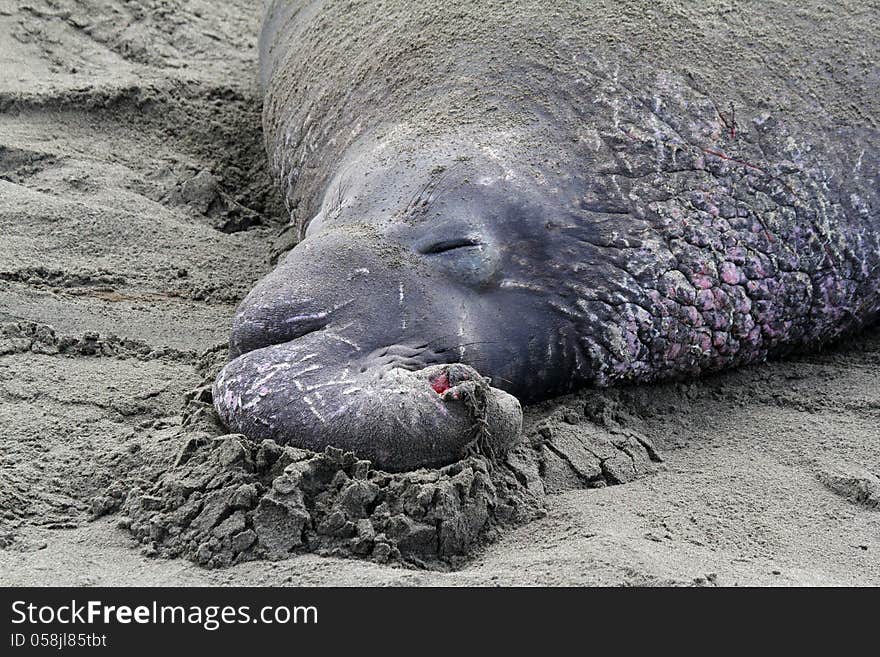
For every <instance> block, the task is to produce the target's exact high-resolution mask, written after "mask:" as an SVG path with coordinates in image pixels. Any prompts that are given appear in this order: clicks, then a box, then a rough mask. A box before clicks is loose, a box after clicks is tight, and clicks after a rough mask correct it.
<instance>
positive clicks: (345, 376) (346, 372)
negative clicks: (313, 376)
mask: <svg viewBox="0 0 880 657" xmlns="http://www.w3.org/2000/svg"><path fill="white" fill-rule="evenodd" d="M349 372H350V370H349V369H348V368H345V370H344V371H343V372H342V375H341V376H340V377H339V378H338V379H337V380H335V381H324V382H323V383H316V384H315V385H312V386H306V392H312V391H314V390H319V389H321V388H328V387H330V386H341V385H345V384H346V383H351V379H349V378H348V375H349ZM316 396H317V397H319V398H320V395H316Z"/></svg>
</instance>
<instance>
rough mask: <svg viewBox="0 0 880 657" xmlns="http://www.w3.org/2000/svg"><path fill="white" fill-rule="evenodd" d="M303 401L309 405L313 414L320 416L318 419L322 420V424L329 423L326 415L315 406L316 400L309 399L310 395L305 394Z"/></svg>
mask: <svg viewBox="0 0 880 657" xmlns="http://www.w3.org/2000/svg"><path fill="white" fill-rule="evenodd" d="M303 401H304V402H305V403H306V405H307V406H308V407H309V410H310V411H311V412H312V415H314V416H315V417H316V418H318V420H319V421H320V422H321V424H327V420H325V419H324V416H323V415H321V414H320V413H319V412H318V409H317V408H315V404H314V402H312V400H311V399H309V396H308V395H305V396H304V397H303Z"/></svg>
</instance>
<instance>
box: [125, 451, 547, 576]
mask: <svg viewBox="0 0 880 657" xmlns="http://www.w3.org/2000/svg"><path fill="white" fill-rule="evenodd" d="M121 511H122V514H123V518H122V519H121V520H120V524H121V525H122V526H123V527H126V528H128V529H130V530H131V532H132V533H133V534H134V535H135V537H137V538H138V539H139V540H140V541H141V542H142V543H144V544H145V545H146V546H147V551H148V552H149V553H152V554H158V555H162V556H168V557H172V556H180V555H183V556H187V557H189V558H191V559H194V560H195V561H197V562H198V563H200V564H203V565H207V566H225V565H230V564H232V563H236V562H239V561H247V560H252V559H256V558H267V559H280V558H285V557H288V556H290V555H292V554H294V553H296V552H306V551H309V552H318V553H320V554H332V555H345V556H349V555H351V556H362V557H368V558H371V559H374V560H376V561H379V562H387V561H391V560H393V561H403V562H407V563H411V564H414V565H432V566H443V565H451V564H455V563H456V562H457V560H460V559H461V557H463V556H465V555H467V554H468V553H469V552H470V551H472V550H473V548H474V547H475V546H476V545H477V544H478V543H479V542H480V541H481V540H483V539H484V538H486V537H488V536H490V535H491V532H492V529H493V528H494V527H497V526H503V525H506V524H513V523H518V522H522V521H525V520H528V519H529V518H531V517H535V516H536V515H539V514H540V513H541V505H540V501H539V500H538V499H537V498H536V497H534V496H532V495H531V494H529V493H528V491H527V490H525V489H524V488H523V487H522V486H521V485H519V483H518V482H517V479H516V477H515V476H514V475H513V473H512V472H510V471H507V472H504V471H502V470H501V469H500V468H499V467H498V466H494V465H493V464H492V463H490V462H489V461H488V460H487V459H485V458H483V457H471V458H468V459H465V460H463V461H460V462H458V463H455V464H453V465H451V466H448V467H446V468H441V469H439V470H417V471H414V472H407V473H399V474H393V475H392V474H388V473H385V472H381V471H378V470H374V469H373V468H372V466H371V464H370V463H369V462H368V461H364V460H359V459H357V458H356V457H355V456H354V455H353V454H351V453H344V452H342V451H340V450H336V449H333V448H328V449H327V450H326V451H325V452H324V453H321V454H315V453H312V452H307V451H305V450H300V449H297V448H293V447H287V446H284V447H282V446H279V445H278V444H276V443H275V442H273V441H271V440H263V441H262V442H261V443H259V444H256V443H254V442H252V441H250V440H249V439H248V438H246V437H245V436H243V435H240V434H231V435H226V436H221V437H218V438H215V439H213V440H211V441H210V442H209V443H206V444H201V445H195V446H194V445H192V444H188V445H187V447H186V448H185V449H184V450H183V452H182V453H181V457H180V458H179V459H178V463H177V465H176V466H175V467H174V468H173V469H171V470H170V471H169V472H167V473H165V475H164V476H162V477H161V478H160V479H159V481H157V482H156V483H155V484H154V485H152V486H151V487H148V488H146V489H142V488H134V489H132V490H130V491H129V492H128V493H127V495H126V497H125V500H124V502H123V503H122V504H121Z"/></svg>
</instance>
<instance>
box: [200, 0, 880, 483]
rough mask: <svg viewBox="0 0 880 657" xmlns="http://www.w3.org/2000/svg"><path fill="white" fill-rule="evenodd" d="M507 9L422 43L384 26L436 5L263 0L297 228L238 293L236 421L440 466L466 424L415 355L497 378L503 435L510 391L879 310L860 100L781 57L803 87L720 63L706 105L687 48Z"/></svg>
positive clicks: (745, 354) (780, 350)
mask: <svg viewBox="0 0 880 657" xmlns="http://www.w3.org/2000/svg"><path fill="white" fill-rule="evenodd" d="M368 4H369V3H368ZM520 4H522V7H521V8H520V7H519V5H520ZM587 4H589V3H587ZM560 6H561V9H559V8H558V9H557V11H558V12H560V13H561V17H556V16H554V17H553V20H558V21H559V24H560V25H579V24H580V23H578V20H579V19H577V16H579V15H580V14H577V12H582V11H584V7H583V6H581V5H578V6H577V7H575V8H574V9H571V8H568V9H567V8H566V7H567V5H560ZM518 8H520V9H521V14H522V16H520V15H519V14H517V12H516V10H517V9H518ZM509 10H510V14H509V15H505V16H503V17H501V18H498V19H497V22H496V23H493V21H492V20H490V19H487V20H486V21H484V23H485V25H484V24H482V23H481V24H480V26H479V27H478V28H474V27H473V25H474V23H473V22H466V18H464V17H455V16H452V17H450V16H448V15H447V16H445V17H444V18H443V20H442V21H440V23H439V25H445V26H447V27H448V26H452V27H456V26H457V25H458V24H459V23H458V22H457V21H459V22H461V31H462V33H464V36H461V37H459V38H457V40H455V47H454V48H453V47H452V46H449V48H448V49H447V50H448V51H452V54H450V53H449V52H448V51H444V52H445V54H444V55H443V56H442V57H438V56H436V55H431V54H429V55H413V54H412V51H411V50H408V49H407V48H405V47H402V46H401V45H400V43H399V42H400V39H402V38H405V37H406V35H407V34H414V35H417V36H418V35H423V34H424V32H423V31H422V28H424V27H425V25H428V24H433V25H435V28H437V26H438V23H437V21H438V20H439V19H437V16H436V15H435V14H431V13H430V11H429V13H428V14H427V18H426V15H425V14H424V13H423V14H419V15H418V16H417V17H415V18H412V20H411V22H410V24H408V25H407V23H406V14H405V11H406V10H405V9H401V12H403V13H402V14H400V15H394V16H392V18H394V19H397V23H395V25H398V27H395V28H394V31H390V30H391V28H390V27H388V26H387V25H384V26H383V25H379V26H378V27H373V28H371V29H374V30H379V32H376V33H373V34H370V35H360V36H358V35H357V33H353V32H345V31H344V29H343V28H342V27H339V25H340V22H342V21H344V20H345V19H344V18H343V17H342V15H341V14H339V13H338V8H337V7H336V6H335V5H333V4H332V3H320V2H318V3H288V2H277V3H275V4H274V6H273V7H271V8H270V10H269V13H268V14H267V20H266V27H265V28H264V35H263V40H262V44H261V77H262V79H263V82H264V85H265V87H266V90H267V91H266V93H267V96H266V106H265V117H264V118H265V126H266V132H267V144H268V151H269V155H270V158H271V159H272V161H273V163H274V166H275V169H276V171H277V173H278V176H279V182H280V184H281V186H282V189H283V190H284V193H285V197H286V199H287V201H288V207H289V208H290V210H291V221H292V230H293V231H295V232H297V233H299V234H300V236H301V237H302V238H303V239H302V241H301V242H300V243H299V244H298V245H297V246H296V247H295V248H293V250H292V251H290V252H289V253H288V254H287V255H286V256H285V257H284V258H283V259H282V260H281V261H280V263H279V265H278V267H277V269H276V270H275V271H273V272H272V273H271V274H269V275H268V276H267V277H266V278H264V279H263V280H262V281H261V282H260V283H259V284H258V285H257V286H256V287H255V288H254V290H253V291H252V292H251V293H250V294H249V295H248V297H247V298H246V299H245V300H244V301H243V302H242V304H241V306H240V307H239V309H238V312H237V314H236V317H235V321H234V325H233V331H232V338H231V359H232V360H231V362H230V364H229V365H228V366H227V367H226V368H225V369H224V371H223V372H222V373H221V375H220V377H219V378H218V380H217V383H216V385H215V404H216V406H217V409H218V411H219V412H220V414H221V417H222V418H223V419H224V421H225V422H227V424H229V426H230V427H231V428H234V429H235V430H239V431H243V432H244V433H246V434H248V435H251V436H252V437H255V438H263V437H271V438H274V439H276V440H281V441H282V442H292V443H294V444H298V445H302V446H306V447H310V448H312V449H317V448H320V447H322V446H324V445H326V444H333V445H335V446H338V447H345V448H350V449H354V450H355V451H357V452H358V453H360V454H361V455H363V456H365V457H367V458H372V459H373V460H375V461H376V462H377V463H378V464H379V465H380V466H382V467H386V468H388V469H406V468H411V467H417V466H421V465H438V464H442V463H447V462H450V461H452V460H455V459H456V458H460V457H461V456H462V454H463V453H464V452H465V450H466V449H467V448H468V446H469V445H470V444H471V443H472V441H473V438H474V435H475V434H474V433H473V432H472V431H470V430H462V427H465V428H466V429H467V427H469V426H471V425H472V424H473V414H472V413H471V410H472V409H471V408H470V407H468V406H466V405H464V406H462V404H461V402H460V401H456V402H452V401H449V403H448V404H447V406H443V407H442V408H441V407H439V406H437V404H436V403H435V402H436V400H435V399H434V397H432V394H433V395H437V394H438V393H437V392H435V391H434V390H433V389H432V388H431V385H430V377H428V376H425V375H419V374H418V371H419V370H422V369H423V368H425V367H426V366H429V365H433V364H444V363H456V362H460V363H464V364H466V365H468V366H471V367H473V368H475V370H476V371H477V372H479V374H480V375H482V376H484V377H488V378H489V379H490V380H491V383H492V386H493V388H492V389H490V393H489V398H490V399H491V400H495V401H493V402H492V403H493V404H496V406H493V407H492V408H493V409H494V410H493V411H492V412H488V414H484V416H481V417H483V418H489V419H490V420H491V421H496V420H497V422H498V423H499V424H497V425H493V429H494V431H490V433H491V434H492V435H495V436H496V437H498V439H497V441H496V442H497V444H496V445H495V448H496V449H497V450H499V451H503V449H505V448H506V446H507V445H508V444H509V442H510V440H511V439H510V437H509V434H510V433H511V432H512V433H515V432H516V429H517V427H518V424H517V423H518V422H519V421H520V420H519V416H518V415H517V413H518V406H517V407H516V408H514V405H512V404H511V402H510V401H509V400H507V396H506V395H505V394H504V393H502V392H501V390H503V391H506V392H507V393H510V394H511V395H514V396H515V397H516V398H518V399H519V400H521V401H523V402H531V401H536V400H540V399H543V398H547V397H550V396H553V395H558V394H561V393H565V392H568V391H571V390H574V389H576V388H578V387H582V386H587V385H609V384H612V383H616V382H621V381H653V380H657V379H662V378H670V377H683V376H693V375H697V374H702V373H705V372H710V371H716V370H720V369H724V368H729V367H735V366H739V365H743V364H746V363H752V362H758V361H762V360H764V359H766V358H768V357H771V356H777V355H780V354H784V353H786V352H788V351H791V350H792V349H796V348H815V347H816V346H818V345H820V344H822V343H824V342H827V341H829V340H832V339H834V338H836V337H838V336H840V335H841V334H843V333H845V332H848V331H852V330H855V329H858V328H860V327H862V326H864V325H866V324H868V323H870V322H872V321H874V320H876V318H877V317H878V315H880V282H878V281H880V215H878V207H880V198H878V194H880V185H878V182H880V181H878V173H877V172H878V166H877V165H878V153H880V148H878V145H880V143H878V132H877V129H876V126H875V125H873V120H872V119H865V120H861V119H858V117H857V116H856V117H853V116H849V115H847V114H846V111H844V112H843V113H842V114H841V111H840V110H837V109H836V106H833V103H830V102H828V101H826V100H823V98H821V97H817V96H816V95H815V94H814V93H813V92H812V91H810V90H809V89H807V90H804V89H801V88H798V87H797V86H795V85H790V86H787V87H783V86H780V85H782V82H779V81H778V80H776V78H774V76H779V75H780V73H779V72H777V71H772V72H769V71H768V72H765V73H764V75H765V78H766V84H767V85H768V86H769V87H771V88H773V89H774V93H777V95H778V97H779V98H780V99H781V100H782V101H785V105H787V106H789V107H796V108H798V109H797V110H796V111H794V110H791V111H788V112H786V111H778V110H776V109H774V108H772V107H766V106H753V105H749V104H748V102H749V101H750V98H749V97H744V100H740V98H741V96H738V95H734V94H736V93H738V92H736V91H735V90H732V88H731V85H730V84H729V83H728V82H725V81H721V82H718V84H717V89H720V90H722V91H723V92H724V93H725V97H724V98H722V99H720V100H721V101H727V100H730V102H729V103H728V102H725V103H724V105H722V106H719V105H718V99H716V98H714V97H711V96H710V95H709V93H707V92H706V91H705V88H704V86H703V85H702V84H700V83H697V82H696V81H694V80H693V79H691V78H689V76H688V75H686V74H683V73H682V72H681V71H676V70H665V69H664V70H659V71H657V70H650V71H644V70H642V68H643V67H642V68H640V67H639V64H640V60H639V59H638V58H637V57H635V56H634V55H633V54H631V53H630V54H629V55H628V54H627V53H626V51H625V49H624V50H613V49H610V48H608V47H605V49H604V50H603V46H602V45H601V43H600V42H595V41H590V42H589V43H587V40H586V39H587V37H586V36H584V35H583V34H580V33H579V32H578V31H577V30H576V29H567V28H566V29H563V28H560V29H559V31H558V33H557V32H550V34H551V37H550V38H549V39H546V42H544V41H542V42H541V43H538V44H535V43H533V42H531V41H528V40H520V39H519V38H518V35H520V36H521V35H522V34H527V32H528V30H527V29H525V28H522V26H523V25H525V26H529V25H532V26H534V25H542V23H541V20H544V18H545V17H544V14H543V13H535V12H540V11H541V10H540V9H536V8H535V7H534V6H532V5H530V4H529V3H511V4H510V6H509ZM363 11H365V12H368V8H367V9H364V10H363ZM437 11H441V12H442V11H443V10H442V9H437ZM566 11H570V12H575V13H574V14H566V13H565V12H566ZM334 12H336V13H334ZM391 13H393V12H391ZM545 13H546V12H545ZM432 16H433V18H434V23H431V21H430V20H429V19H430V18H431V17H432ZM511 16H512V17H511ZM573 16H574V18H573ZM402 17H403V18H402ZM356 19H357V17H355V18H354V19H349V20H356ZM569 19H570V20H569ZM334 20H336V21H339V22H336V23H335V22H334ZM389 20H391V19H389ZM401 20H403V22H404V25H403V27H400V26H399V24H400V21H401ZM546 20H548V21H549V20H550V19H546ZM379 22H381V21H379ZM389 24H390V23H389ZM550 24H551V25H552V24H554V23H553V22H552V21H550ZM334 26H336V27H335V28H334ZM517 26H519V27H520V28H521V29H519V30H518V29H517ZM502 28H503V29H506V30H507V31H506V32H504V33H503V37H504V38H495V37H498V35H499V34H500V33H501V32H500V31H501V30H502ZM383 29H384V30H386V32H387V33H389V34H393V35H394V36H395V38H396V39H397V41H395V42H394V43H395V44H396V45H395V46H388V45H387V44H388V43H389V42H390V40H389V41H386V42H382V41H381V40H379V41H377V39H378V36H377V34H382V32H381V30H383ZM437 29H438V32H440V33H441V34H447V33H452V34H455V32H454V31H453V32H447V31H443V30H440V29H439V28H437ZM407 30H409V32H408V31H407ZM475 30H476V32H475ZM536 31H537V30H536ZM538 32H539V31H538ZM539 33H542V34H545V33H543V32H539ZM314 34H324V35H325V37H326V39H329V40H333V39H335V41H333V43H335V44H336V46H337V50H338V51H339V52H343V53H345V54H347V56H348V57H349V60H347V61H348V63H347V68H346V72H345V73H343V72H339V73H337V74H334V75H333V76H330V77H328V78H323V77H321V75H320V74H319V72H320V69H321V68H322V66H328V64H327V62H326V61H325V59H322V55H321V53H319V52H315V51H314V50H313V49H310V48H309V47H308V41H309V38H310V36H309V35H314ZM493 35H494V37H493ZM587 36H589V35H587ZM593 36H595V35H593ZM869 36H870V35H869ZM412 38H413V42H417V41H418V40H419V39H418V38H417V37H416V36H413V37H412ZM419 38H420V37H419ZM450 38H451V37H450ZM591 38H592V37H591ZM524 44H525V45H524ZM529 44H530V45H529ZM447 45H448V44H447ZM383 47H386V50H383V49H382V48H383ZM387 50H390V51H391V52H392V55H388V57H389V58H391V59H392V60H394V57H398V58H399V61H397V63H398V64H400V63H401V62H407V61H408V60H407V53H410V54H409V55H408V56H409V57H410V58H411V59H412V60H413V63H412V67H413V70H411V71H408V72H399V67H397V68H395V67H394V66H393V64H394V63H395V61H384V62H383V61H382V57H383V56H384V53H386V51H387ZM418 52H422V51H421V50H419V51H418ZM673 54H674V53H673ZM765 56H766V57H769V55H766V54H765ZM627 57H629V59H626V58H627ZM670 61H674V57H673V58H672V59H671V60H670ZM377 62H378V63H377ZM417 64H419V65H421V67H420V66H419V65H417ZM627 66H629V68H628V69H627ZM755 66H758V67H759V66H760V64H755ZM383 67H386V68H383ZM635 69H638V70H636V72H632V71H633V70H635ZM389 70H390V71H392V73H390V74H383V71H389ZM627 70H629V71H630V72H629V73H622V72H621V71H627ZM706 70H708V73H709V74H710V77H709V79H710V81H711V80H712V79H713V78H712V77H711V75H712V74H713V71H714V75H716V76H717V77H718V79H719V80H726V78H724V75H725V72H724V71H723V70H716V69H713V68H712V67H711V66H709V67H708V69H706ZM419 72H422V73H424V75H423V76H419V75H418V73H419ZM760 72H761V70H760V68H757V69H756V75H757V73H760ZM337 75H338V76H341V77H342V78H343V79H341V80H337V79H336V76H337ZM871 76H873V77H871ZM756 79H757V78H756ZM761 79H764V78H761ZM865 79H866V80H868V82H866V84H867V83H870V81H871V80H874V84H875V85H876V79H877V74H876V67H875V68H874V69H873V70H869V71H868V73H867V74H866V78H865ZM783 81H784V79H783ZM848 84H849V85H853V84H855V83H853V82H852V80H851V79H847V80H844V81H842V82H839V83H836V86H835V84H832V83H831V82H829V85H830V87H832V88H834V89H836V90H837V92H839V93H845V92H846V91H847V85H848ZM756 85H760V81H758V82H756ZM774 85H775V86H774ZM860 89H861V88H860ZM873 90H874V93H875V94H876V91H877V89H876V86H875V88H874V89H873ZM861 91H862V92H863V91H864V89H861ZM310 354H312V355H310ZM410 372H414V374H410ZM431 372H432V373H434V374H436V372H437V370H436V368H435V369H432V370H431ZM441 373H442V372H441ZM434 374H432V376H433V375H434ZM468 376H469V377H470V378H471V379H472V380H478V379H479V376H478V375H477V374H476V373H472V374H469V375H468ZM496 389H500V390H496ZM364 391H367V392H364ZM401 391H404V392H401ZM444 394H445V393H444ZM447 397H448V395H447ZM447 401H448V400H446V401H444V404H446V403H447ZM450 404H451V405H450ZM437 409H440V410H437ZM444 409H445V410H444ZM450 409H451V410H450ZM448 412H451V413H452V415H453V416H454V418H455V421H451V420H449V419H447V413H448ZM496 416H497V417H496ZM493 418H494V419H493ZM505 432H507V433H505ZM505 436H507V437H505Z"/></svg>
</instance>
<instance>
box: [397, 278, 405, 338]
mask: <svg viewBox="0 0 880 657" xmlns="http://www.w3.org/2000/svg"><path fill="white" fill-rule="evenodd" d="M397 305H398V306H399V307H400V328H401V329H403V330H406V314H405V313H404V311H403V281H401V282H399V283H398V284H397Z"/></svg>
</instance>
